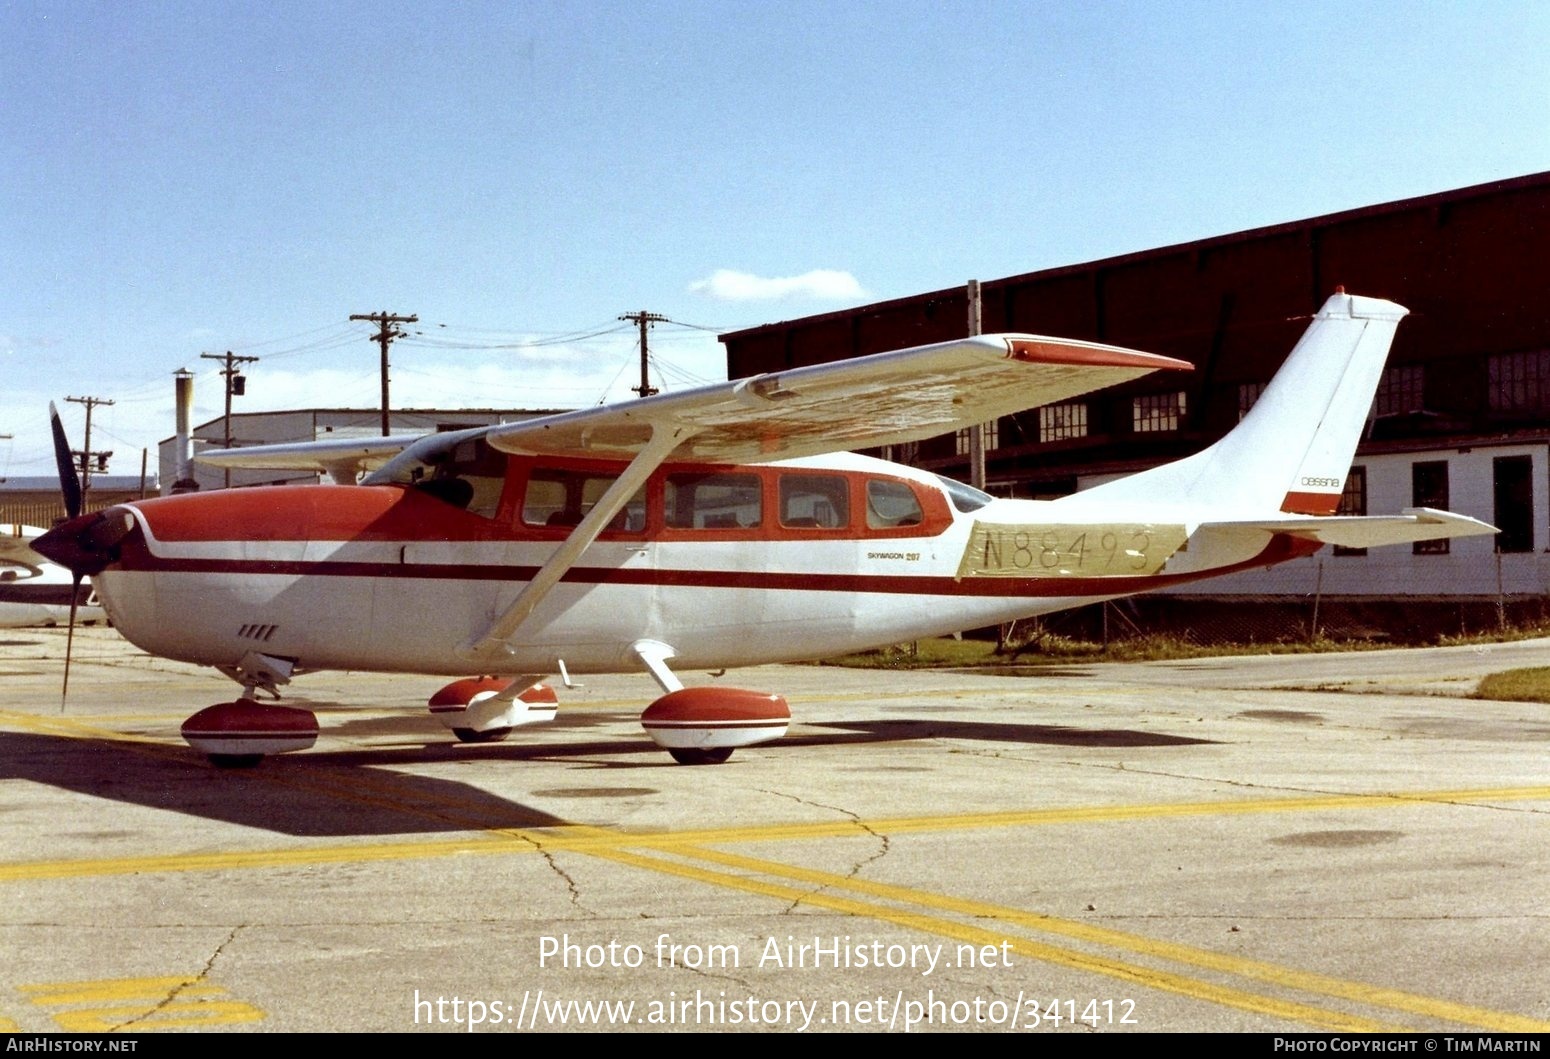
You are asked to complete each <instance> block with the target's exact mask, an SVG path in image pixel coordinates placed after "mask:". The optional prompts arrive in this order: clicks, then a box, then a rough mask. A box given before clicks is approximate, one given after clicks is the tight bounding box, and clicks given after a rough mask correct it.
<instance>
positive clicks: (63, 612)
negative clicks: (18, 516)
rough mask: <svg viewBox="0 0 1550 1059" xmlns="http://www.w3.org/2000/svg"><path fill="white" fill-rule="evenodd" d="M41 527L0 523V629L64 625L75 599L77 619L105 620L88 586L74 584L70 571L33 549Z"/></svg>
mask: <svg viewBox="0 0 1550 1059" xmlns="http://www.w3.org/2000/svg"><path fill="white" fill-rule="evenodd" d="M44 532H45V531H44V530H42V529H39V528H38V527H36V526H24V525H21V524H19V523H14V522H5V523H0V629H17V628H24V627H28V626H42V625H63V624H64V623H65V622H67V621H69V620H70V600H71V597H72V596H74V597H75V599H76V603H77V604H78V606H77V613H76V620H77V621H79V622H83V623H85V624H88V625H92V624H96V623H97V622H101V621H106V620H107V615H106V614H104V613H103V610H102V607H101V606H100V605H99V604H98V603H97V602H96V599H95V597H94V596H93V594H92V591H91V588H90V586H89V585H77V584H76V583H75V579H74V578H73V577H72V576H71V574H70V571H68V570H66V569H65V568H64V567H62V566H60V565H58V564H57V563H54V562H51V561H49V560H48V559H45V558H44V557H43V556H41V555H39V554H38V553H37V552H35V551H33V550H32V541H34V540H35V539H37V538H38V537H41V536H43V534H44Z"/></svg>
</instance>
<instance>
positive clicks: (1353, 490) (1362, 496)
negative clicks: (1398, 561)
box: [1335, 465, 1367, 555]
mask: <svg viewBox="0 0 1550 1059" xmlns="http://www.w3.org/2000/svg"><path fill="white" fill-rule="evenodd" d="M1335 514H1337V515H1365V514H1367V468H1366V467H1362V466H1360V465H1358V466H1355V467H1352V468H1351V473H1350V474H1348V475H1346V476H1345V489H1343V490H1342V491H1341V493H1340V506H1339V507H1337V508H1336V509H1335ZM1335 554H1336V555H1366V554H1367V549H1366V548H1344V547H1341V546H1340V545H1338V544H1337V545H1335Z"/></svg>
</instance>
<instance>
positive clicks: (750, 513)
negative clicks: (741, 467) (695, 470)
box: [664, 474, 764, 529]
mask: <svg viewBox="0 0 1550 1059" xmlns="http://www.w3.org/2000/svg"><path fill="white" fill-rule="evenodd" d="M664 505H665V507H666V512H667V525H668V527H669V528H670V529H747V528H748V527H750V526H757V525H759V523H760V521H762V519H763V518H764V508H763V499H762V497H761V495H760V490H759V479H758V476H757V475H752V474H670V475H668V476H667V491H666V493H665V494H664Z"/></svg>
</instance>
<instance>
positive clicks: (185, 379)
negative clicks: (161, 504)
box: [172, 368, 199, 493]
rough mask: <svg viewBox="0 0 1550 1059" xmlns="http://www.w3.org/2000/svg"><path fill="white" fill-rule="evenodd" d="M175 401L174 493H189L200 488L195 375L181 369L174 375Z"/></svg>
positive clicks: (185, 369)
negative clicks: (196, 464) (196, 458)
mask: <svg viewBox="0 0 1550 1059" xmlns="http://www.w3.org/2000/svg"><path fill="white" fill-rule="evenodd" d="M172 386H173V395H174V400H175V403H176V406H177V427H178V433H177V441H176V442H175V443H174V445H173V457H172V458H173V460H174V461H176V463H177V473H176V481H174V482H173V483H172V491H173V492H174V493H188V492H192V491H194V490H196V489H198V488H199V483H198V482H196V481H195V480H194V439H193V436H192V435H193V426H192V423H193V418H194V373H193V372H191V371H189V370H188V369H187V368H179V369H178V370H177V371H175V372H173V373H172Z"/></svg>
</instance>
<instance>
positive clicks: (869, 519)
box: [866, 478, 926, 529]
mask: <svg viewBox="0 0 1550 1059" xmlns="http://www.w3.org/2000/svg"><path fill="white" fill-rule="evenodd" d="M925 517H926V513H925V512H924V511H922V510H921V509H920V500H919V499H917V498H916V496H915V491H914V490H913V489H911V488H910V487H909V486H907V485H905V484H904V483H903V482H890V481H886V480H884V479H881V478H873V479H871V480H869V481H868V482H867V484H866V524H867V527H868V528H869V529H892V528H894V527H895V526H918V525H920V524H921V523H922V522H923V521H925Z"/></svg>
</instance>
